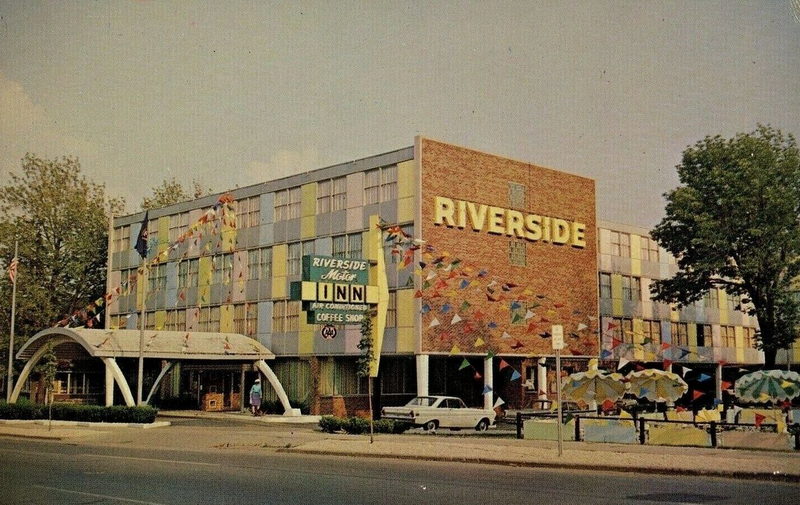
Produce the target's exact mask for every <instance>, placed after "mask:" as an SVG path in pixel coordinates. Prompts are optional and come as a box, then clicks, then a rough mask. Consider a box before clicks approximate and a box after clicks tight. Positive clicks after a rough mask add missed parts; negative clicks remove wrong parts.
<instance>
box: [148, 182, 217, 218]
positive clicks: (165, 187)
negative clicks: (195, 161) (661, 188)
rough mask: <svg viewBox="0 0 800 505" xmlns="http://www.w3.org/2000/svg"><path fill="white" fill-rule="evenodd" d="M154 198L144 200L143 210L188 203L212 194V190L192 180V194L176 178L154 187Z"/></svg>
mask: <svg viewBox="0 0 800 505" xmlns="http://www.w3.org/2000/svg"><path fill="white" fill-rule="evenodd" d="M152 189H153V196H152V197H149V198H148V197H144V198H142V204H141V208H142V210H150V209H160V208H161V207H166V206H168V205H172V204H175V203H180V202H186V201H189V200H192V199H195V198H200V197H201V196H206V195H208V194H211V193H212V191H211V189H210V188H206V187H204V186H201V185H200V183H199V182H197V181H195V180H192V188H191V192H190V191H189V190H187V189H186V188H184V187H183V184H181V183H180V182H178V181H177V180H176V179H175V178H174V177H173V178H171V179H169V180H167V179H164V180H163V181H161V185H159V186H154V187H153V188H152Z"/></svg>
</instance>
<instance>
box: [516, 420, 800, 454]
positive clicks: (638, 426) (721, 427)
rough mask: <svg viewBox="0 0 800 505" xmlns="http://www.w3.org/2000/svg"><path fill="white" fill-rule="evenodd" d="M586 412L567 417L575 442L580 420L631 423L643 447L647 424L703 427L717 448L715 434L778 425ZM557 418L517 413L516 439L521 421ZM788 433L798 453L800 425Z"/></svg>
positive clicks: (771, 427) (521, 425) (771, 428)
mask: <svg viewBox="0 0 800 505" xmlns="http://www.w3.org/2000/svg"><path fill="white" fill-rule="evenodd" d="M587 412H590V413H594V411H581V412H569V413H568V416H569V419H574V420H575V430H574V435H573V440H575V441H579V442H580V441H582V440H583V437H582V430H581V419H584V420H590V419H597V420H603V421H620V422H628V423H633V425H634V429H635V430H636V433H637V435H638V439H639V444H641V445H644V444H646V443H647V433H648V426H647V423H654V424H676V425H681V424H682V425H692V426H695V427H699V428H702V427H704V426H705V430H706V431H707V432H708V434H709V444H710V445H711V447H718V446H719V440H718V437H717V434H718V433H720V432H724V431H730V430H733V429H736V428H745V427H754V428H757V429H758V430H759V431H762V432H763V431H766V430H767V429H769V430H770V431H773V432H775V433H777V432H778V424H777V423H759V424H755V423H727V422H717V421H677V420H668V419H663V420H662V419H648V418H645V417H638V418H632V417H628V418H625V417H610V416H597V415H584V414H586V413H587ZM556 416H557V414H556V413H554V412H546V413H544V412H541V413H530V412H529V413H524V412H517V416H516V428H517V438H518V439H521V438H522V427H523V421H524V420H525V419H532V418H545V419H552V418H555V417H556ZM787 428H788V432H789V433H790V434H791V436H792V437H793V438H794V449H795V450H797V451H800V423H794V424H791V425H788V426H787Z"/></svg>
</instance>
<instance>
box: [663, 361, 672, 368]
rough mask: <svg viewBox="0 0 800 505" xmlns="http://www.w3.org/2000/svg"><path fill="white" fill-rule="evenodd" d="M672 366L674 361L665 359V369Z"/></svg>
mask: <svg viewBox="0 0 800 505" xmlns="http://www.w3.org/2000/svg"><path fill="white" fill-rule="evenodd" d="M671 366H672V361H670V360H668V359H665V360H664V370H669V367H671Z"/></svg>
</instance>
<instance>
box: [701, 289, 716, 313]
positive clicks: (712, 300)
mask: <svg viewBox="0 0 800 505" xmlns="http://www.w3.org/2000/svg"><path fill="white" fill-rule="evenodd" d="M703 300H705V302H706V308H710V309H718V308H719V292H718V291H717V288H711V289H709V290H708V291H707V292H706V294H705V295H703Z"/></svg>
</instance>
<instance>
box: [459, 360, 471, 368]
mask: <svg viewBox="0 0 800 505" xmlns="http://www.w3.org/2000/svg"><path fill="white" fill-rule="evenodd" d="M469 366H471V365H470V364H469V361H467V358H464V361H462V362H461V365H459V366H458V369H459V370H463V369H465V368H467V367H469Z"/></svg>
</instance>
